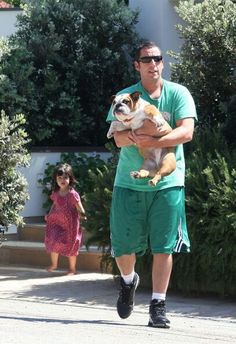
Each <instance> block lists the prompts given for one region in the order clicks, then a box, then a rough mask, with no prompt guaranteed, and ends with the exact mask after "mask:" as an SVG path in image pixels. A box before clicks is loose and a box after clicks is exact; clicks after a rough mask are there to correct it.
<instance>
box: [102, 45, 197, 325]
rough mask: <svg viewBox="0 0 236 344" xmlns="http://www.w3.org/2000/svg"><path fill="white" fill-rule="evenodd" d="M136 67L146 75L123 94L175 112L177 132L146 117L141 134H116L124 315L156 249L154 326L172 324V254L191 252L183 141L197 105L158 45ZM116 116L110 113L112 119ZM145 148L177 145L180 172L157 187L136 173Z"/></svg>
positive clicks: (116, 251)
mask: <svg viewBox="0 0 236 344" xmlns="http://www.w3.org/2000/svg"><path fill="white" fill-rule="evenodd" d="M134 67H135V69H136V70H137V71H138V72H139V74H140V79H141V80H140V82H138V83H137V84H135V85H132V86H130V87H128V88H126V89H124V90H122V91H121V92H119V94H120V93H132V92H135V91H139V92H141V97H142V98H143V99H144V100H146V101H148V102H150V103H151V104H153V105H155V106H156V107H157V108H158V109H159V110H160V111H161V112H163V113H164V112H165V113H168V114H169V116H170V121H169V123H170V125H171V127H172V128H173V130H172V131H171V132H169V133H168V134H166V133H165V131H163V132H162V131H161V130H162V129H159V128H157V127H156V126H155V125H154V124H153V123H152V122H151V121H149V120H146V121H145V123H144V125H143V126H142V128H140V129H137V130H136V131H135V132H132V131H131V130H126V131H119V132H118V131H117V132H115V134H114V139H115V143H116V145H117V146H118V147H121V152H120V158H119V163H118V166H117V172H116V178H115V183H114V191H113V197H112V206H111V217H110V228H111V244H112V251H113V255H114V257H115V259H116V263H117V266H118V268H119V270H120V274H121V280H120V283H121V290H120V295H119V298H118V301H117V312H118V314H119V316H120V317H121V318H123V319H125V318H127V317H129V316H130V314H131V312H132V310H133V306H134V296H135V290H136V288H137V286H138V284H139V276H138V274H137V273H136V272H135V262H136V255H138V254H140V255H142V254H144V253H145V251H146V249H147V248H148V247H150V249H151V252H152V254H153V266H152V288H153V290H152V298H151V302H150V307H149V322H148V326H152V327H161V328H169V327H170V321H169V320H168V318H167V317H166V305H165V300H166V292H167V289H168V285H169V280H170V275H171V270H172V254H173V253H175V252H182V251H183V252H189V251H190V243H189V239H188V233H187V227H186V219H185V206H184V176H185V161H184V154H183V145H182V144H183V143H185V142H189V141H191V140H192V136H193V131H194V121H195V118H196V109H195V105H194V101H193V98H192V96H191V95H190V93H189V91H188V90H187V89H186V88H185V87H184V86H181V85H179V84H176V83H172V82H169V81H166V80H164V79H163V78H162V71H163V68H164V62H163V58H162V54H161V50H160V48H159V47H158V46H157V45H156V44H155V43H153V42H145V43H143V44H142V45H141V46H140V47H139V48H138V50H137V53H136V56H135V59H134ZM113 119H114V118H112V114H111V111H110V113H109V114H108V117H107V120H108V121H109V120H113ZM160 135H163V136H161V137H160ZM140 147H141V148H142V147H156V148H162V147H176V148H175V154H176V161H177V167H176V169H175V171H174V172H172V173H171V174H170V175H169V176H166V177H164V178H163V179H162V180H161V181H159V182H158V183H157V185H156V186H155V187H153V186H150V185H148V183H147V180H146V179H132V178H131V177H130V171H134V170H137V169H138V168H139V167H140V166H141V164H142V157H141V156H140V154H139V151H138V148H140Z"/></svg>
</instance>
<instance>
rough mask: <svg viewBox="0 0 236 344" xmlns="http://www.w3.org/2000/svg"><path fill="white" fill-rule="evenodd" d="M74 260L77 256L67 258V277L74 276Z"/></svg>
mask: <svg viewBox="0 0 236 344" xmlns="http://www.w3.org/2000/svg"><path fill="white" fill-rule="evenodd" d="M76 259H77V256H70V257H68V260H69V270H68V273H67V275H74V274H76Z"/></svg>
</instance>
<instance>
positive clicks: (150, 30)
mask: <svg viewBox="0 0 236 344" xmlns="http://www.w3.org/2000/svg"><path fill="white" fill-rule="evenodd" d="M129 4H130V8H132V9H136V8H139V9H140V10H141V11H140V14H139V22H138V24H137V26H136V28H137V31H138V33H139V34H140V35H141V37H143V38H146V39H148V40H151V41H154V42H156V43H157V45H158V46H159V47H160V48H161V49H162V53H163V55H164V61H165V69H164V73H163V76H164V78H167V79H168V78H169V75H170V69H169V62H171V58H170V57H169V56H168V55H166V52H167V51H168V50H174V51H176V52H177V51H179V49H180V47H181V40H180V38H179V37H178V33H177V30H176V29H175V25H176V24H177V23H180V22H181V23H182V21H181V19H180V18H179V16H178V15H177V13H176V12H175V9H174V5H173V2H172V1H171V0H130V1H129Z"/></svg>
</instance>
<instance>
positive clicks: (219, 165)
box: [172, 129, 236, 296]
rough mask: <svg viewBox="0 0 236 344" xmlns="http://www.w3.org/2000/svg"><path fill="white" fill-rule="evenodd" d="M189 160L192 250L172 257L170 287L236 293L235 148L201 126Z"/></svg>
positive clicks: (188, 214)
mask: <svg viewBox="0 0 236 344" xmlns="http://www.w3.org/2000/svg"><path fill="white" fill-rule="evenodd" d="M193 145H194V151H193V152H192V153H191V155H189V157H188V159H187V166H188V169H187V174H186V206H187V207H186V209H187V220H188V227H189V233H190V238H191V242H192V253H191V254H189V255H184V256H182V255H178V257H175V265H174V269H173V275H172V287H173V288H174V289H180V290H182V291H188V292H197V293H200V292H214V293H218V294H221V295H231V296H233V295H234V296H235V295H236V288H235V286H236V264H235V262H236V252H235V247H234V246H235V245H234V243H235V241H236V205H235V197H236V189H235V185H236V170H235V166H236V151H235V150H234V151H232V150H229V149H228V146H227V144H226V143H225V141H224V138H223V136H222V134H221V131H220V130H216V131H212V130H209V129H207V130H205V131H199V132H198V133H197V134H196V137H195V139H194V142H193Z"/></svg>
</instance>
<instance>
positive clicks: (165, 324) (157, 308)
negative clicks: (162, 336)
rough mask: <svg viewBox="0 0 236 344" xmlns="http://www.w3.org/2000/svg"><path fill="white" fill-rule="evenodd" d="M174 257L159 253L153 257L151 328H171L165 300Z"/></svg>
mask: <svg viewBox="0 0 236 344" xmlns="http://www.w3.org/2000/svg"><path fill="white" fill-rule="evenodd" d="M172 265H173V260H172V255H171V254H163V253H158V254H154V256H153V266H152V288H153V293H152V301H151V304H150V308H149V314H150V319H149V323H148V325H149V326H152V327H161V328H169V323H170V321H169V320H168V319H167V318H166V307H165V299H166V292H167V289H168V285H169V281H170V275H171V271H172Z"/></svg>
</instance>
